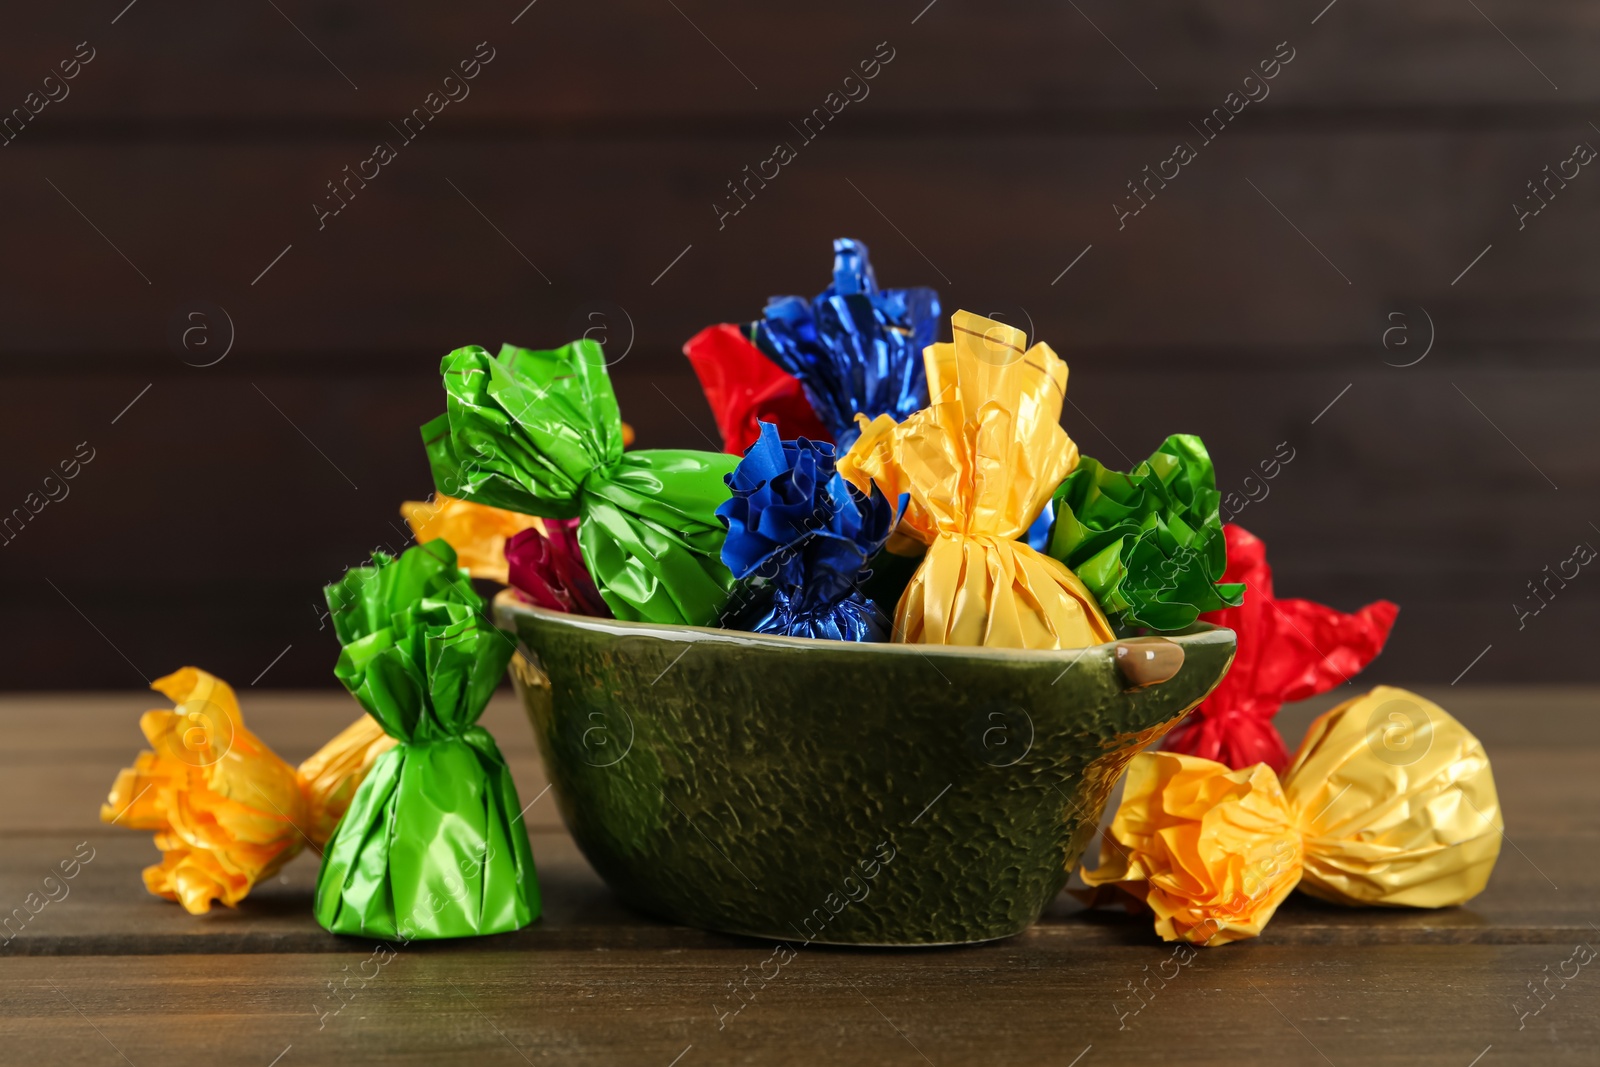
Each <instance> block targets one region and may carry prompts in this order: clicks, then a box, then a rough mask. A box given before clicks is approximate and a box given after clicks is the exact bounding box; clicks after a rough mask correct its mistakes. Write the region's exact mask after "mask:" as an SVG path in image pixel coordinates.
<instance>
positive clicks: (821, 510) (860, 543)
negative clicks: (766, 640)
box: [717, 422, 894, 641]
mask: <svg viewBox="0 0 1600 1067" xmlns="http://www.w3.org/2000/svg"><path fill="white" fill-rule="evenodd" d="M728 485H729V487H730V488H731V489H732V490H733V496H732V498H730V499H729V500H727V501H725V502H724V503H723V504H722V506H721V507H719V508H717V515H718V517H719V518H721V519H722V520H723V521H724V522H726V523H727V525H728V537H727V540H726V541H724V542H723V545H722V561H723V562H724V563H726V564H727V565H728V569H729V570H731V571H732V572H733V576H734V577H735V578H737V579H739V580H740V581H741V582H744V583H746V585H745V588H746V590H747V591H748V593H749V596H750V600H751V603H750V604H749V605H747V606H743V607H742V610H741V611H740V612H739V613H738V615H739V618H738V620H737V621H734V622H730V624H731V625H734V626H735V628H737V629H741V630H751V631H754V632H756V633H766V634H783V635H785V636H788V637H820V638H830V639H832V640H835V641H884V640H887V639H888V619H887V618H885V617H884V615H883V613H882V611H880V610H879V608H878V606H877V605H876V604H874V603H872V602H871V601H870V600H868V599H867V598H866V597H865V596H863V595H862V593H861V591H860V584H861V581H862V577H863V571H864V569H865V567H866V562H867V560H868V559H870V558H871V557H872V555H873V553H875V552H877V551H878V549H879V548H881V547H882V545H883V543H884V541H885V540H886V539H887V538H888V536H889V531H890V529H891V528H892V527H893V525H894V511H893V509H892V508H891V507H890V506H889V502H888V501H887V500H885V499H884V496H883V494H882V493H881V492H879V491H878V488H877V487H876V486H872V487H870V491H869V492H867V493H863V492H862V491H861V490H859V489H857V488H856V487H855V486H853V485H851V484H849V483H848V482H846V481H845V480H844V479H843V478H842V477H840V475H839V474H838V472H837V471H836V470H835V465H834V451H833V446H832V445H830V444H826V443H821V442H814V441H808V440H806V439H805V438H803V437H802V438H800V439H799V440H798V441H783V440H780V439H779V437H778V428H777V427H776V426H774V425H773V424H772V423H770V422H764V423H762V424H761V436H760V437H759V438H758V439H757V440H756V442H755V444H753V445H751V446H750V450H749V451H748V452H746V453H745V456H744V458H743V459H742V460H740V461H739V465H738V466H737V467H735V468H734V470H733V473H732V474H730V475H729V476H728Z"/></svg>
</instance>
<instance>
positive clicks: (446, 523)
mask: <svg viewBox="0 0 1600 1067" xmlns="http://www.w3.org/2000/svg"><path fill="white" fill-rule="evenodd" d="M400 515H401V517H402V518H404V519H405V520H406V525H407V526H409V527H411V532H412V533H413V534H414V535H415V536H416V538H417V544H419V545H420V544H424V543H426V542H428V541H432V540H434V539H435V538H442V539H443V540H445V541H448V542H449V543H450V547H451V548H453V549H455V550H456V559H457V560H458V561H459V562H460V563H461V566H463V567H465V568H466V570H467V573H468V574H470V575H472V576H473V577H474V578H487V579H488V580H490V581H493V582H499V583H500V584H501V585H505V584H506V551H505V550H506V542H507V541H508V540H510V539H511V538H512V537H515V536H516V535H517V534H519V533H521V532H522V531H523V530H531V529H534V528H536V527H537V526H538V525H539V520H538V519H536V518H534V517H533V516H532V515H518V514H517V513H516V512H514V511H506V510H505V509H504V508H491V507H486V506H484V505H483V504H474V503H473V502H472V501H470V500H458V499H456V498H455V497H450V496H444V495H443V494H438V495H436V496H434V498H433V499H432V500H429V501H424V500H407V501H405V502H404V503H402V504H401V505H400Z"/></svg>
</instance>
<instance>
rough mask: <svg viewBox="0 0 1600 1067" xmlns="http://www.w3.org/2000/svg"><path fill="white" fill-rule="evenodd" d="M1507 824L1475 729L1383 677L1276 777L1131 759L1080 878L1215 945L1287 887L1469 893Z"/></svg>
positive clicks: (1346, 900)
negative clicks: (1114, 807)
mask: <svg viewBox="0 0 1600 1067" xmlns="http://www.w3.org/2000/svg"><path fill="white" fill-rule="evenodd" d="M1503 826H1504V824H1503V822H1502V819H1501V814H1500V804H1499V800H1498V798H1497V796H1496V794H1495V788H1494V777H1493V775H1492V774H1491V773H1490V770H1489V758H1488V756H1487V755H1486V754H1485V753H1484V751H1483V745H1482V744H1480V743H1479V741H1478V739H1477V738H1476V737H1474V736H1472V734H1471V733H1469V732H1468V731H1467V729H1466V727H1464V726H1462V725H1461V724H1460V723H1459V722H1457V721H1456V720H1455V719H1454V718H1452V717H1451V716H1450V714H1449V713H1448V712H1446V711H1445V710H1444V709H1443V708H1441V707H1439V706H1438V705H1437V704H1434V703H1432V702H1431V701H1428V700H1426V699H1424V698H1422V697H1420V696H1417V695H1416V694H1415V693H1409V692H1407V691H1406V690H1404V689H1393V688H1390V687H1388V686H1379V687H1378V688H1376V689H1374V690H1372V691H1371V692H1370V693H1367V694H1366V695H1365V696H1361V697H1357V698H1355V699H1354V700H1349V701H1346V702H1345V703H1343V704H1341V705H1339V706H1338V707H1337V708H1334V709H1333V710H1332V711H1329V712H1328V713H1326V714H1325V715H1323V716H1321V717H1320V718H1318V719H1317V721H1316V722H1314V723H1313V724H1312V726H1311V729H1310V731H1309V732H1308V733H1307V734H1306V739H1305V740H1304V741H1303V742H1301V745H1300V751H1299V752H1298V753H1297V754H1296V756H1295V759H1294V763H1293V765H1291V766H1290V768H1289V770H1288V772H1287V773H1286V774H1285V775H1284V778H1283V781H1282V783H1281V784H1280V783H1279V779H1278V776H1277V775H1276V774H1274V773H1273V771H1272V768H1271V767H1269V766H1267V765H1266V764H1265V763H1258V764H1255V765H1254V766H1252V767H1246V768H1243V769H1241V770H1230V769H1229V768H1228V767H1226V766H1225V765H1223V764H1221V763H1216V762H1213V761H1212V760H1208V759H1202V758H1200V757H1198V756H1188V755H1183V754H1181V753H1176V752H1143V753H1140V754H1139V755H1137V756H1135V757H1134V758H1133V761H1132V763H1131V764H1129V767H1128V779H1127V786H1126V789H1125V792H1124V794H1123V799H1122V806H1121V808H1119V809H1118V811H1117V814H1116V817H1115V819H1114V820H1113V821H1112V824H1111V829H1110V831H1109V832H1108V833H1107V834H1106V837H1105V841H1104V843H1103V845H1102V847H1101V850H1100V866H1099V868H1098V869H1096V870H1093V871H1089V870H1085V871H1084V872H1083V878H1084V881H1085V882H1087V883H1088V884H1089V885H1090V886H1096V887H1114V888H1115V889H1117V890H1120V891H1122V892H1123V893H1125V894H1126V895H1128V896H1131V897H1133V898H1136V899H1137V900H1141V901H1143V902H1144V903H1145V904H1146V905H1148V907H1149V909H1150V910H1151V911H1152V912H1154V913H1155V927H1156V932H1157V933H1158V934H1160V935H1161V937H1162V938H1163V939H1164V940H1167V941H1188V942H1191V943H1194V944H1201V945H1220V944H1225V943H1227V942H1229V941H1237V940H1240V939H1241V938H1247V937H1255V936H1257V935H1259V934H1260V933H1261V930H1262V928H1263V927H1264V926H1265V925H1266V924H1267V921H1268V920H1270V919H1271V918H1272V915H1273V912H1274V911H1276V910H1277V907H1278V905H1279V904H1281V903H1283V901H1284V898H1286V897H1287V896H1288V895H1289V893H1290V891H1291V890H1293V889H1294V888H1295V887H1296V886H1299V887H1300V888H1301V889H1303V890H1304V891H1305V892H1307V893H1310V894H1311V895H1312V896H1316V897H1321V898H1322V899H1324V900H1328V901H1332V902H1334V903H1337V904H1349V905H1363V904H1376V905H1386V906H1408V907H1418V908H1442V907H1449V906H1451V905H1455V904H1461V903H1464V902H1466V901H1468V900H1471V899H1472V898H1473V897H1474V896H1476V895H1477V894H1478V893H1480V892H1482V890H1483V887H1484V886H1485V885H1486V884H1488V881H1489V874H1490V872H1491V871H1492V870H1493V869H1494V864H1495V860H1496V859H1497V858H1498V857H1499V855H1500V840H1501V837H1502V833H1503ZM1098 896H1099V894H1097V897H1098Z"/></svg>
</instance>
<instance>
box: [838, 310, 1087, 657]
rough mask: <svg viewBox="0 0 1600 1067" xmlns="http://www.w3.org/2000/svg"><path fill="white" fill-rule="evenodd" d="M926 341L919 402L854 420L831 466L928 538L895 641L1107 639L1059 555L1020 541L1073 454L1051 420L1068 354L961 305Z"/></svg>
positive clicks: (1060, 642)
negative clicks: (948, 333)
mask: <svg viewBox="0 0 1600 1067" xmlns="http://www.w3.org/2000/svg"><path fill="white" fill-rule="evenodd" d="M951 323H952V325H953V328H954V338H955V340H954V341H953V342H952V343H950V344H935V345H930V346H928V348H926V349H925V350H924V352H923V360H924V363H925V365H926V367H927V373H928V395H929V396H930V397H931V398H932V399H931V402H930V404H929V406H928V407H926V408H924V409H922V410H921V411H919V412H917V413H916V414H914V415H912V416H911V417H909V418H907V419H906V420H905V421H904V422H900V423H896V422H894V420H893V419H891V418H890V417H889V416H887V415H880V416H879V417H878V418H877V419H875V420H873V421H872V422H867V421H866V420H865V419H864V418H861V419H859V420H858V421H859V422H860V423H861V427H862V433H861V437H860V439H858V440H857V441H856V443H855V445H854V446H853V447H852V448H851V449H850V451H849V452H848V453H846V454H845V456H843V457H842V458H841V459H840V460H839V465H838V469H839V472H840V473H841V474H842V475H844V477H845V478H847V479H849V480H850V481H852V482H854V483H855V485H856V487H857V488H859V489H861V490H862V491H866V490H867V487H868V483H869V481H870V482H876V483H877V484H878V487H879V488H880V489H881V490H882V491H883V493H884V495H885V496H887V497H888V498H889V499H890V500H898V499H899V498H900V496H901V494H903V493H909V494H910V500H909V503H908V505H907V507H906V509H905V514H904V515H903V516H902V519H901V524H900V527H899V530H898V532H899V533H902V534H907V535H909V536H911V537H913V538H915V539H916V540H919V541H922V542H924V543H925V544H927V545H928V551H927V554H926V555H925V556H924V557H923V560H922V564H921V566H919V567H918V568H917V571H916V573H915V574H914V575H913V576H912V578H911V583H910V585H908V586H907V587H906V591H905V593H904V594H903V595H902V596H901V598H900V603H899V605H898V607H897V608H896V610H895V620H894V621H895V626H894V639H895V640H896V641H906V642H923V643H927V644H941V645H990V646H998V647H1004V648H1082V647H1085V646H1088V645H1095V644H1099V643H1101V642H1104V641H1110V640H1112V639H1113V636H1114V635H1113V634H1112V630H1111V625H1110V624H1109V623H1108V622H1107V621H1106V618H1105V616H1104V615H1103V614H1102V613H1101V611H1100V607H1099V605H1098V604H1096V603H1095V600H1094V596H1093V595H1092V594H1091V593H1090V592H1089V591H1088V590H1087V589H1086V588H1085V587H1084V585H1083V583H1082V582H1080V581H1079V580H1078V579H1077V577H1076V576H1075V575H1073V573H1072V572H1071V571H1070V570H1068V569H1067V568H1066V566H1065V565H1064V564H1062V563H1059V562H1057V561H1056V560H1053V559H1051V558H1049V557H1048V556H1045V555H1044V554H1042V553H1040V552H1036V551H1034V550H1033V549H1032V548H1030V547H1029V546H1028V545H1027V544H1025V543H1023V542H1021V541H1019V540H1017V538H1019V537H1021V536H1023V534H1024V533H1025V532H1026V531H1027V529H1028V527H1029V526H1030V525H1031V524H1032V523H1033V521H1034V519H1036V518H1038V516H1039V512H1040V511H1041V510H1042V509H1043V508H1044V506H1045V504H1046V503H1047V502H1048V501H1049V499H1050V494H1051V493H1053V492H1054V491H1055V488H1056V486H1058V485H1060V484H1061V480H1062V479H1063V478H1065V477H1066V476H1067V474H1068V473H1069V472H1070V471H1071V470H1072V468H1073V467H1074V466H1076V465H1077V462H1078V448H1077V446H1076V445H1074V444H1073V443H1072V440H1071V438H1069V437H1068V436H1067V434H1066V431H1065V430H1063V429H1062V428H1061V425H1060V419H1061V404H1062V401H1063V399H1064V398H1065V396H1066V388H1067V365H1066V364H1065V363H1063V362H1062V361H1061V359H1060V358H1059V357H1057V356H1056V354H1055V353H1054V352H1053V351H1051V349H1050V346H1049V345H1046V344H1036V345H1034V346H1033V347H1032V348H1026V349H1025V348H1024V345H1025V344H1026V341H1027V335H1026V334H1024V333H1023V332H1022V331H1021V330H1017V329H1014V328H1012V327H1010V326H1007V325H1005V324H1004V323H1000V322H995V321H993V320H992V319H986V318H983V317H982V316H979V315H974V314H972V313H971V312H966V311H958V312H956V313H955V314H954V315H953V316H951Z"/></svg>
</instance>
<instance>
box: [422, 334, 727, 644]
mask: <svg viewBox="0 0 1600 1067" xmlns="http://www.w3.org/2000/svg"><path fill="white" fill-rule="evenodd" d="M440 370H441V372H442V373H443V375H444V385H445V392H446V394H447V396H448V402H447V404H446V410H445V414H443V415H441V416H439V417H438V418H436V419H434V420H433V421H432V422H430V423H428V424H427V425H426V426H424V427H423V428H422V439H423V442H424V443H425V445H426V446H427V449H428V461H429V463H430V464H431V466H432V468H433V481H434V486H435V487H436V488H437V489H438V491H439V492H441V493H443V494H445V495H447V496H456V497H464V498H465V499H467V500H472V501H476V502H477V503H479V504H488V505H490V506H491V507H497V508H505V509H507V510H509V511H516V512H520V513H522V514H524V515H538V516H540V517H541V518H547V519H570V518H574V517H576V518H579V519H581V520H582V521H581V522H580V523H579V525H578V544H579V547H580V548H581V549H582V552H583V560H584V563H585V564H586V565H587V566H588V568H589V573H590V574H591V575H592V576H593V577H594V581H595V585H596V587H597V588H598V589H599V590H600V595H601V597H602V598H604V600H605V602H606V604H607V605H608V606H609V607H610V608H611V610H612V612H613V613H614V614H615V615H616V616H617V618H619V619H626V620H630V621H643V622H664V623H687V624H690V625H694V626H708V625H713V624H714V623H715V621H716V619H717V617H718V616H719V615H720V614H721V612H722V609H723V607H724V606H725V605H726V604H727V602H728V598H729V596H730V595H731V591H732V588H733V575H732V574H730V573H729V571H728V568H727V567H725V566H724V565H723V563H722V541H723V537H724V535H725V533H726V530H725V529H724V527H723V525H722V522H721V521H720V520H719V519H718V518H717V515H716V511H717V505H719V504H721V503H722V502H723V501H724V500H727V499H728V497H729V490H728V487H727V484H726V483H725V482H724V480H723V479H724V477H725V476H726V475H728V474H729V473H731V472H732V470H733V468H734V467H735V466H736V465H737V464H738V462H739V457H738V456H729V455H724V454H722V453H719V452H693V451H687V450H680V449H647V450H642V451H635V452H627V453H624V452H623V450H622V417H621V415H620V414H619V412H618V410H617V398H616V395H615V394H614V393H613V392H612V391H611V379H610V378H609V377H608V376H607V374H606V367H605V352H604V350H603V349H602V348H601V347H600V346H599V345H598V344H596V343H595V342H593V341H589V340H581V341H574V342H572V343H571V344H569V345H566V346H565V347H563V348H558V349H555V350H553V351H548V352H541V351H534V350H532V349H527V348H516V347H513V346H511V345H504V346H502V347H501V349H500V356H499V358H498V359H496V358H492V357H491V356H490V355H489V353H488V352H486V351H484V350H483V349H482V348H479V347H478V346H476V345H470V346H468V347H466V348H458V349H456V350H455V351H454V352H452V353H450V354H449V355H448V356H446V357H444V362H443V364H442V365H441V367H440Z"/></svg>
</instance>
